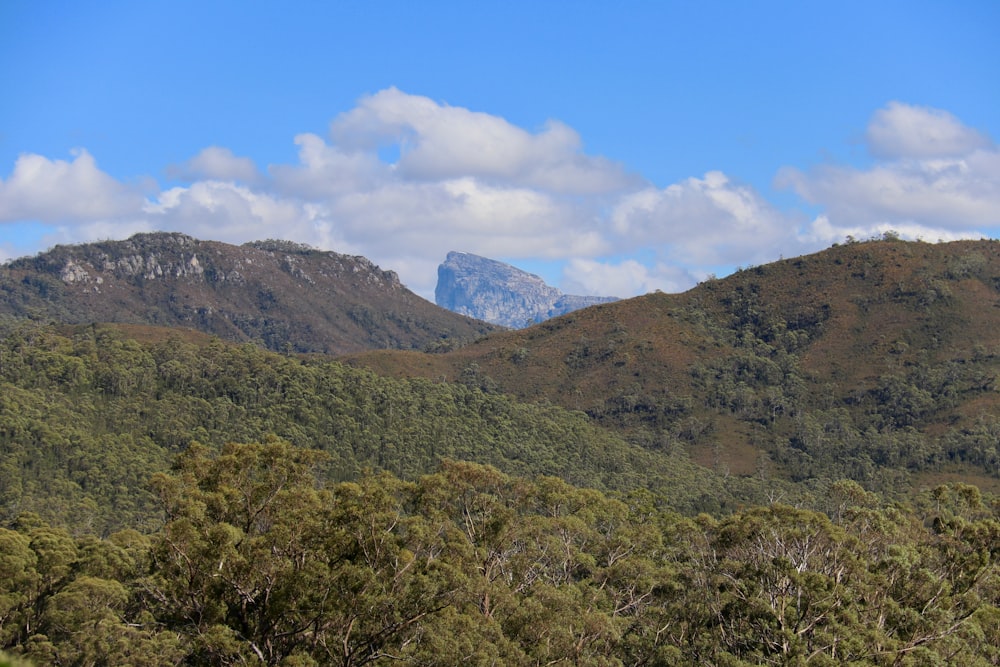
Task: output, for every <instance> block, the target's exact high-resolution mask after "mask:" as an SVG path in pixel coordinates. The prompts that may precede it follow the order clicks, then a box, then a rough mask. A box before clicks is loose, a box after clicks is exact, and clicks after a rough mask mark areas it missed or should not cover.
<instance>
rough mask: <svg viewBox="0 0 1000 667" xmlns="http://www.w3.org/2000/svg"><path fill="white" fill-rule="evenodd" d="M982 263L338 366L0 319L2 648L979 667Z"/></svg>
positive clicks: (791, 266) (903, 251)
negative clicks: (972, 666) (955, 665)
mask: <svg viewBox="0 0 1000 667" xmlns="http://www.w3.org/2000/svg"><path fill="white" fill-rule="evenodd" d="M918 255H919V256H920V261H919V262H916V261H915V260H914V258H916V257H917V256H918ZM911 260H914V261H911ZM994 265H996V266H994ZM831 267H843V269H844V272H843V273H842V274H839V275H838V274H836V272H835V270H834V269H831ZM914 267H916V268H914ZM997 267H1000V247H998V244H992V243H984V244H971V245H963V246H956V245H952V244H947V245H945V246H941V247H937V246H935V247H930V246H929V245H928V244H903V243H901V242H898V241H895V240H893V239H888V240H885V241H879V242H873V243H865V244H850V245H849V246H844V247H840V248H837V249H832V250H831V251H828V252H827V253H824V254H821V255H819V256H815V257H809V258H799V259H795V260H789V261H783V262H781V263H778V264H776V265H771V266H768V267H757V268H752V269H746V270H742V271H740V272H738V273H737V274H735V275H734V276H732V277H730V278H727V279H724V280H720V281H709V282H707V283H705V284H703V285H701V286H699V288H697V289H696V290H692V291H691V292H690V293H687V294H685V295H663V294H651V295H647V296H646V297H641V298H639V299H632V300H627V301H624V302H621V303H618V304H613V305H611V306H601V307H598V308H593V309H588V310H586V311H580V312H578V313H574V314H572V315H571V316H568V317H566V318H559V319H557V320H553V321H550V322H546V323H543V324H541V325H539V326H537V327H532V328H529V329H527V330H524V331H518V332H507V333H503V334H493V335H490V336H488V337H486V338H484V339H480V340H479V341H477V342H475V343H472V344H470V345H467V346H464V347H459V348H458V349H451V346H450V345H444V346H442V348H441V349H439V350H437V352H436V353H433V354H431V353H417V352H413V351H410V352H402V353H401V352H379V353H369V354H366V355H361V356H352V357H342V358H337V359H335V358H331V357H329V356H323V355H305V354H295V353H294V350H292V349H286V350H285V351H284V352H283V353H279V352H275V351H268V350H265V349H263V348H262V347H261V346H260V345H257V344H252V343H241V344H240V343H233V342H227V341H224V340H222V339H220V338H215V337H212V336H209V335H205V334H203V333H196V332H194V331H191V330H183V329H165V328H156V327H149V326H136V325H121V324H118V325H108V324H104V325H101V324H73V325H70V324H66V323H58V322H51V321H48V320H47V319H46V318H44V317H34V318H22V317H0V665H4V664H10V665H17V666H20V665H48V664H53V665H81V666H82V665H105V664H129V665H247V664H258V665H343V666H345V667H346V666H355V665H366V664H371V665H386V664H408V665H455V664H470V665H483V666H486V665H533V666H535V665H559V664H565V665H570V664H573V665H602V666H610V665H622V666H624V665H719V666H722V665H760V664H776V665H805V664H810V665H834V664H858V665H944V664H967V665H1000V648H998V647H1000V568H998V565H997V558H998V556H1000V501H998V499H997V498H996V496H995V495H993V494H994V492H995V489H996V488H997V484H996V483H997V480H998V477H1000V421H998V420H997V418H996V416H995V414H996V408H997V407H998V406H1000V400H998V394H997V392H996V387H995V384H996V377H997V372H998V370H1000V348H998V347H997V345H996V339H995V331H996V328H995V325H996V324H997V322H995V319H996V318H997V316H996V315H994V314H993V311H992V310H990V309H989V308H986V306H991V307H992V304H998V303H1000V296H998V295H1000V269H998V268H997ZM810 282H811V283H813V284H811V285H807V287H808V289H805V288H800V287H799V285H801V284H805V283H810ZM782 290H785V291H784V292H783V291H782ZM816 294H820V295H822V299H820V300H817V299H815V298H814V296H815V295H816ZM970 482H975V484H973V483H970Z"/></svg>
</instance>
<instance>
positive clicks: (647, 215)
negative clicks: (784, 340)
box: [0, 88, 1000, 297]
mask: <svg viewBox="0 0 1000 667" xmlns="http://www.w3.org/2000/svg"><path fill="white" fill-rule="evenodd" d="M294 141H295V144H296V145H297V146H298V160H297V162H296V163H294V164H274V165H269V166H268V168H267V169H266V170H263V171H261V170H258V169H257V168H256V166H255V165H254V163H253V162H252V161H251V160H250V159H249V158H245V157H237V156H235V155H233V153H232V152H231V151H230V150H228V149H226V148H224V147H219V146H210V147H208V148H206V149H204V150H203V151H201V152H200V153H198V154H197V155H196V156H194V157H193V158H192V159H191V160H189V161H187V162H185V163H184V164H183V165H181V166H180V167H177V168H175V174H177V175H179V176H182V177H184V178H186V179H188V180H189V181H190V182H188V183H186V184H184V185H182V186H179V187H173V188H170V189H166V190H162V191H157V190H156V189H153V190H152V191H149V192H144V191H143V190H141V189H140V188H138V187H136V186H133V185H129V184H126V183H124V182H122V181H119V180H117V179H115V178H114V177H112V176H110V175H109V174H107V173H105V172H103V171H101V170H100V169H99V168H98V167H97V165H96V163H95V161H94V159H93V158H92V157H91V156H90V154H89V153H87V152H86V151H82V150H81V151H77V152H76V153H75V154H74V157H73V159H72V160H71V161H63V160H51V159H48V158H45V157H42V156H40V155H31V154H28V155H22V156H21V157H20V158H19V159H18V160H17V162H16V164H15V165H14V169H13V172H12V173H11V175H10V176H9V177H8V178H7V179H6V180H4V181H0V222H3V221H8V222H10V221H13V222H31V221H43V222H48V223H51V224H50V225H49V227H50V228H52V229H55V232H54V233H53V234H51V235H49V236H46V237H45V238H44V241H45V242H46V243H50V244H51V243H57V242H58V243H65V242H78V241H86V240H93V239H97V238H124V237H125V236H128V235H129V234H131V233H133V232H135V231H150V230H173V231H181V232H185V233H188V234H191V235H193V236H196V237H199V238H206V239H216V240H221V241H227V242H231V243H242V242H245V241H249V240H253V239H262V238H284V239H289V240H293V241H298V242H302V243H308V244H310V245H313V246H316V247H319V248H324V249H330V250H334V251H337V252H341V253H349V254H359V255H365V256H366V257H369V258H370V259H371V260H372V261H374V262H376V263H378V264H379V265H381V266H383V267H384V268H388V269H393V270H395V271H397V272H398V273H399V274H400V277H401V278H402V280H403V282H404V283H406V284H407V286H408V287H410V288H411V289H413V290H415V291H417V292H418V293H420V294H423V295H424V296H427V297H430V295H432V294H433V290H434V281H435V279H436V267H437V265H438V263H440V262H441V261H442V260H443V259H444V257H445V255H446V254H447V252H448V251H449V250H465V251H469V252H473V253H476V254H480V255H484V256H487V257H522V258H526V259H534V260H563V261H564V262H565V269H564V274H563V275H564V280H563V284H562V285H560V287H561V288H562V289H563V290H564V291H567V292H569V293H578V294H602V295H613V296H623V297H627V296H631V295H633V294H640V293H644V292H649V291H652V290H654V289H662V290H666V291H677V290H682V289H685V288H687V287H689V286H691V285H692V284H694V283H695V282H696V280H697V279H699V278H703V277H704V276H705V275H707V274H709V273H712V272H719V273H720V274H722V273H724V272H725V271H726V270H727V267H734V266H736V265H747V264H756V263H760V262H765V261H770V260H773V259H777V258H778V256H780V255H785V256H792V255H796V254H800V253H802V252H809V251H813V250H816V249H818V248H819V247H822V246H823V245H828V244H829V243H831V242H835V241H842V240H843V238H844V237H845V236H847V235H853V236H856V237H858V238H867V237H869V236H872V235H873V234H878V233H882V232H884V231H888V230H890V229H891V230H895V231H897V232H899V233H901V234H902V235H904V236H909V237H921V238H924V239H926V240H937V239H949V238H955V237H959V236H974V235H978V233H977V230H979V229H982V228H985V227H989V226H992V225H998V224H1000V220H998V212H1000V153H998V151H997V148H996V146H995V145H993V144H992V143H991V142H990V141H989V140H988V138H986V135H984V134H983V133H980V132H977V131H975V130H972V129H969V128H966V127H965V126H963V125H962V124H961V123H960V122H959V121H958V120H957V119H956V118H954V117H953V116H951V115H950V114H947V113H945V112H941V111H936V110H933V109H925V108H921V107H912V106H907V105H903V104H899V103H893V104H890V105H888V106H887V107H886V108H884V109H882V110H879V111H877V112H876V113H875V114H874V116H873V118H872V121H871V124H870V126H869V130H868V141H869V145H870V147H871V150H872V153H873V154H876V155H881V156H883V157H884V158H885V159H883V160H882V161H881V162H877V163H876V164H875V165H874V166H873V167H871V168H869V169H856V168H852V167H848V166H837V165H821V166H818V167H815V168H813V169H811V170H808V171H799V170H797V169H792V168H788V169H785V170H782V172H781V173H780V174H779V175H778V178H777V179H776V183H777V184H779V185H782V186H784V187H788V188H791V189H793V190H794V191H795V192H796V193H798V194H799V195H800V196H801V197H802V198H803V199H804V200H806V201H807V202H809V203H811V204H813V205H815V206H816V207H818V208H819V209H821V215H819V216H818V217H817V218H816V219H815V220H814V221H812V223H807V221H806V220H805V219H804V217H802V216H799V215H797V214H794V213H789V212H787V211H784V210H780V209H778V208H777V207H775V206H774V205H772V204H771V203H770V202H768V201H767V200H766V199H765V198H764V196H763V195H762V194H761V193H760V192H758V191H757V190H755V189H754V188H752V187H750V186H748V185H746V184H743V183H740V182H737V181H735V180H734V179H732V178H730V177H729V176H727V175H726V174H724V173H722V172H720V171H711V172H708V173H706V174H704V175H703V176H702V177H692V178H687V179H684V180H681V181H679V182H677V183H674V184H670V185H667V186H666V187H657V186H654V185H652V184H650V183H647V182H645V181H642V180H641V179H639V178H637V177H635V176H633V175H630V174H628V173H627V172H626V171H625V169H624V168H623V167H622V166H621V165H618V164H615V163H613V162H611V161H609V160H606V159H603V158H600V157H594V156H589V155H586V154H585V153H584V152H583V150H582V142H581V140H580V137H579V136H578V135H577V133H576V132H575V131H574V130H572V129H571V128H569V127H567V126H566V125H564V124H562V123H559V122H556V121H551V122H549V123H547V124H546V125H545V126H544V127H542V128H541V129H539V130H538V131H529V130H526V129H523V128H520V127H517V126H515V125H512V124H511V123H509V122H508V121H506V120H505V119H503V118H500V117H498V116H493V115H490V114H486V113H481V112H475V111H471V110H468V109H463V108H460V107H453V106H449V105H447V104H442V103H439V102H435V101H433V100H430V99H428V98H426V97H420V96H415V95H408V94H405V93H403V92H401V91H399V90H396V89H394V88H390V89H388V90H384V91H381V92H379V93H376V94H375V95H372V96H369V97H365V98H363V99H361V100H360V101H359V102H358V104H357V106H356V107H355V108H354V109H352V110H350V111H348V112H346V113H343V114H340V115H339V116H337V117H336V118H335V119H334V120H333V122H332V123H331V127H330V137H329V138H327V139H324V138H323V137H320V136H318V135H315V134H309V133H304V134H300V135H298V136H296V137H295V138H294ZM10 252H11V250H10V249H9V248H7V247H5V248H3V249H0V258H2V257H4V256H5V254H4V253H10Z"/></svg>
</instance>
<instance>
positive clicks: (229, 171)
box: [172, 146, 260, 183]
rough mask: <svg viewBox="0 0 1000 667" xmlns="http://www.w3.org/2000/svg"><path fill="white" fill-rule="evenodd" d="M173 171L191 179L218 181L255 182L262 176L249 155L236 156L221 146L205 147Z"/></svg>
mask: <svg viewBox="0 0 1000 667" xmlns="http://www.w3.org/2000/svg"><path fill="white" fill-rule="evenodd" d="M172 171H174V172H175V174H176V175H177V176H179V177H182V178H188V179H191V180H195V179H199V178H207V179H212V180H217V181H240V182H242V183H255V182H256V181H257V180H258V178H259V177H260V174H259V173H258V172H257V167H256V165H254V163H253V160H251V159H250V158H247V157H236V156H235V155H233V152H232V151H231V150H229V149H228V148H223V147H221V146H209V147H208V148H205V149H203V150H202V151H201V152H200V153H198V154H197V155H195V156H194V157H193V158H191V159H190V160H188V161H187V162H185V163H184V164H183V165H182V166H181V167H179V168H177V169H175V170H172Z"/></svg>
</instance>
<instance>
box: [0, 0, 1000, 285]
mask: <svg viewBox="0 0 1000 667" xmlns="http://www.w3.org/2000/svg"><path fill="white" fill-rule="evenodd" d="M998 141H1000V2H995V1H994V0H984V1H978V2H976V1H962V0H955V1H950V2H937V1H935V2H927V1H923V0H908V1H906V2H898V1H895V0H880V1H878V2H871V1H870V0H865V1H863V2H857V1H854V0H836V1H831V2H823V1H819V0H817V1H815V2H802V1H795V2H791V1H787V2H786V1H781V0H754V1H750V0H741V1H737V0H732V1H729V2H720V1H716V0H700V1H698V2H692V1H685V2H672V1H669V0H663V1H661V2H642V1H635V2H621V3H610V2H591V1H588V0H577V1H575V2H572V3H565V2H542V1H540V0H533V1H531V2H524V1H521V0H505V1H504V2H489V1H484V2H469V1H468V0H463V1H462V2H435V1H434V0H427V1H425V2H412V1H408V2H402V1H385V0H369V1H366V2H360V1H352V0H342V1H339V2H320V1H318V0H317V1H310V2H295V1H293V0H287V1H285V2H265V1H262V0H261V1H254V0H242V1H239V2H236V1H233V2H228V1H215V0H196V1H191V0H169V1H163V0H145V1H143V2H132V1H131V0H129V1H123V0H103V1H101V2H96V1H89V0H78V1H75V2H68V1H55V0H52V1H47V0H0V261H7V260H10V259H13V258H16V257H20V256H25V255H32V254H36V253H38V252H42V251H44V250H46V249H49V248H51V247H53V246H54V245H57V244H66V243H81V242H87V241H94V240H107V239H124V238H127V237H128V236H130V235H132V234H134V233H137V232H145V231H178V232H184V233H186V234H189V235H191V236H194V237H196V238H199V239H203V240H217V241H225V242H229V243H244V242H247V241H251V240H259V239H287V240H292V241H297V242H300V243H305V244H308V245H310V246H313V247H316V248H320V249H323V250H332V251H335V252H339V253H344V254H351V255H364V256H365V257H368V258H369V259H371V260H372V261H374V262H375V263H377V264H378V265H379V266H381V267H382V268H383V269H389V270H393V271H396V272H397V273H398V274H399V276H400V278H401V280H402V281H403V282H404V284H406V285H407V286H408V287H409V288H410V289H412V290H413V291H415V292H417V293H418V294H420V295H421V296H424V297H426V298H428V299H430V300H433V294H434V286H435V283H436V279H437V266H438V264H440V263H441V262H442V261H444V258H445V256H446V255H447V253H448V252H449V251H451V250H458V251H464V252H471V253H475V254H479V255H483V256H486V257H490V258H493V259H498V260H501V261H505V262H509V263H511V264H514V265H515V266H518V267H520V268H522V269H525V270H528V271H531V272H533V273H536V274H538V275H540V276H542V277H543V278H545V279H546V281H547V282H549V283H550V284H552V285H554V286H556V287H559V288H560V289H562V290H563V291H564V292H567V293H570V294H581V295H591V294H593V295H603V296H619V297H629V296H634V295H637V294H643V293H646V292H650V291H654V290H662V291H665V292H678V291H683V290H685V289H688V288H690V287H691V286H693V285H694V284H696V283H697V282H699V281H701V280H704V279H706V278H707V277H710V276H719V277H721V276H724V275H727V274H728V273H731V272H732V271H733V270H735V269H737V268H740V267H748V266H752V265H758V264H763V263H766V262H770V261H774V260H778V259H780V258H782V257H785V258H787V257H793V256H798V255H802V254H807V253H811V252H816V251H819V250H822V249H824V248H827V247H830V246H831V245H832V244H834V243H841V242H844V241H845V240H846V239H847V238H848V237H852V238H856V239H865V238H871V237H876V236H879V235H882V234H884V233H886V232H892V233H895V234H898V235H900V236H902V237H903V238H907V239H920V240H923V241H927V242H937V241H947V240H953V239H959V238H996V237H998V236H1000V145H998V143H997V142H998Z"/></svg>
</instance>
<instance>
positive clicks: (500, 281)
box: [434, 251, 617, 329]
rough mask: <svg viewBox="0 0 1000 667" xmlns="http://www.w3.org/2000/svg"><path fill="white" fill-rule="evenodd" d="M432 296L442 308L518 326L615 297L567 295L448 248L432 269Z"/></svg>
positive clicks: (497, 264) (495, 263)
mask: <svg viewBox="0 0 1000 667" xmlns="http://www.w3.org/2000/svg"><path fill="white" fill-rule="evenodd" d="M434 300H435V302H436V303H437V305H439V306H441V307H442V308H447V309H448V310H451V311H454V312H456V313H460V314H462V315H468V316H469V317H475V318H476V319H480V320H484V321H486V322H490V323H492V324H500V325H502V326H506V327H512V328H515V329H516V328H521V327H525V326H528V325H531V324H534V323H536V322H541V321H543V320H546V319H548V318H550V317H556V316H557V315H564V314H565V313H568V312H570V311H573V310H578V309H580V308H586V307H587V306H592V305H595V304H599V303H608V302H611V301H617V299H616V298H615V297H599V296H573V295H569V294H563V293H562V292H560V291H559V290H558V289H556V288H555V287H551V286H549V285H547V284H545V281H544V280H542V279H541V278H540V277H539V276H536V275H534V274H532V273H528V272H527V271H522V270H521V269H518V268H516V267H513V266H511V265H510V264H504V263H503V262H498V261H496V260H493V259H488V258H486V257H480V256H478V255H473V254H470V253H467V252H454V251H453V252H449V253H448V257H447V258H446V259H445V261H444V263H443V264H441V265H440V266H439V267H438V282H437V287H436V288H435V290H434Z"/></svg>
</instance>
